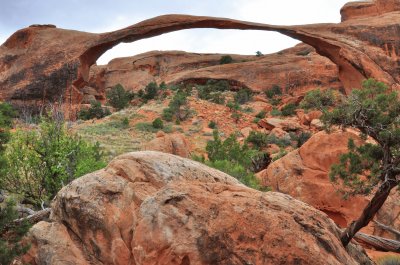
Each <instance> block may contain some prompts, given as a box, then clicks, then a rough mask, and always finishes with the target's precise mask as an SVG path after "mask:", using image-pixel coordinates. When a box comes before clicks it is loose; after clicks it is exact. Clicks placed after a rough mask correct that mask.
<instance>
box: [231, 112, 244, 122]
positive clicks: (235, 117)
mask: <svg viewBox="0 0 400 265" xmlns="http://www.w3.org/2000/svg"><path fill="white" fill-rule="evenodd" d="M242 116H243V115H242V113H240V112H238V111H234V112H233V113H232V114H231V118H232V119H233V120H234V121H235V123H238V122H239V121H240V119H241V118H242Z"/></svg>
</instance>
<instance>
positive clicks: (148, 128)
mask: <svg viewBox="0 0 400 265" xmlns="http://www.w3.org/2000/svg"><path fill="white" fill-rule="evenodd" d="M135 128H136V130H138V131H141V132H151V133H156V132H157V131H158V129H156V128H154V127H153V123H151V122H138V123H136V124H135Z"/></svg>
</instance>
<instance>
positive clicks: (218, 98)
mask: <svg viewBox="0 0 400 265" xmlns="http://www.w3.org/2000/svg"><path fill="white" fill-rule="evenodd" d="M210 101H211V102H213V103H215V104H221V105H223V104H224V103H225V97H224V95H222V93H221V92H214V93H211V94H210Z"/></svg>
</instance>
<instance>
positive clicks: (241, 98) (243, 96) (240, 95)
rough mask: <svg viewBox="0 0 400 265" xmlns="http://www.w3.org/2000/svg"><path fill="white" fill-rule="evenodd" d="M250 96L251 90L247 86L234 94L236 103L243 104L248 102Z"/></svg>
mask: <svg viewBox="0 0 400 265" xmlns="http://www.w3.org/2000/svg"><path fill="white" fill-rule="evenodd" d="M251 97H252V92H251V90H250V89H248V88H242V89H240V90H239V91H238V92H237V93H236V94H235V96H234V98H235V102H237V103H238V104H244V103H246V102H248V101H249V100H250V99H251Z"/></svg>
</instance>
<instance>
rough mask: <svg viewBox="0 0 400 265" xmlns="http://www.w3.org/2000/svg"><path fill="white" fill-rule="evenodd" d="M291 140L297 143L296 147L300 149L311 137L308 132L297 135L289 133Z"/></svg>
mask: <svg viewBox="0 0 400 265" xmlns="http://www.w3.org/2000/svg"><path fill="white" fill-rule="evenodd" d="M290 136H291V139H292V140H293V141H296V142H297V145H296V147H297V148H300V147H301V146H302V145H303V144H304V143H305V142H307V141H308V139H310V137H311V133H309V132H301V133H300V134H299V135H296V134H293V133H290Z"/></svg>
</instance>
